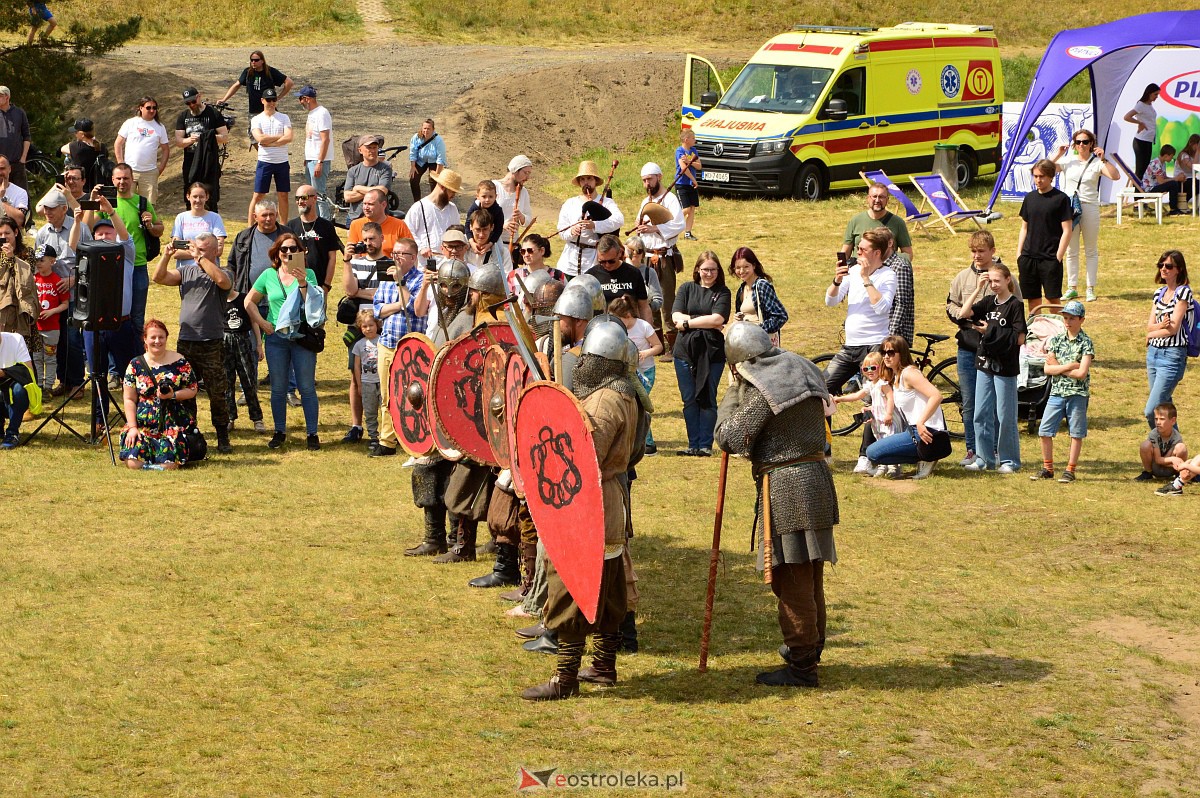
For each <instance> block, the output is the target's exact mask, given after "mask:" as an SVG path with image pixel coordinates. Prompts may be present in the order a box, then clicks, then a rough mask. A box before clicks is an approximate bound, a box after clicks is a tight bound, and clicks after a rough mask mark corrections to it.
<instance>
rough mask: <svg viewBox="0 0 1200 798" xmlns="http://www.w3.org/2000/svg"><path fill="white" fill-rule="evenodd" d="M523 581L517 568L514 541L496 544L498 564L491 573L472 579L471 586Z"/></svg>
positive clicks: (507, 584)
mask: <svg viewBox="0 0 1200 798" xmlns="http://www.w3.org/2000/svg"><path fill="white" fill-rule="evenodd" d="M520 581H521V576H520V573H518V570H517V547H516V546H515V545H513V544H512V543H497V544H496V564H495V565H493V566H492V572H491V573H490V574H484V575H483V576H480V577H477V578H475V579H472V580H471V581H470V582H468V583H467V584H468V585H470V586H471V587H508V586H509V585H515V584H517V583H518V582H520Z"/></svg>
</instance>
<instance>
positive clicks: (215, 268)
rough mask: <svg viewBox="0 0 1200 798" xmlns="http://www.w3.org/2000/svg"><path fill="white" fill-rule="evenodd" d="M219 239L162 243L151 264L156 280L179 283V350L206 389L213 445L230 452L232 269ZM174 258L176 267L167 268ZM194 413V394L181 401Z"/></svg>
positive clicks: (206, 235) (202, 236)
mask: <svg viewBox="0 0 1200 798" xmlns="http://www.w3.org/2000/svg"><path fill="white" fill-rule="evenodd" d="M219 246H220V243H219V242H218V241H217V238H216V236H214V235H213V234H212V233H200V234H199V235H198V236H196V237H195V238H194V239H192V240H191V241H186V240H175V241H172V242H171V244H170V246H168V247H164V248H163V251H162V254H161V255H160V256H159V258H158V263H157V265H156V266H155V268H154V282H156V283H158V284H159V285H171V286H178V287H179V336H178V341H179V343H178V347H179V354H181V355H183V356H184V357H186V358H187V359H188V362H189V363H191V364H192V368H193V369H195V371H196V376H197V378H198V379H199V381H200V382H202V383H204V387H205V390H207V391H208V409H209V413H210V414H211V416H212V425H213V430H215V431H216V433H217V451H218V452H220V453H221V454H232V453H233V447H232V446H231V445H230V444H229V406H228V405H227V404H226V400H225V391H226V387H227V385H226V381H225V344H224V337H225V331H224V326H223V324H222V322H223V320H224V315H225V297H226V295H227V294H228V293H229V289H230V287H231V286H232V285H233V275H232V274H230V272H229V271H228V270H226V269H222V268H221V265H220V255H219V254H218V249H219ZM172 260H174V261H175V262H176V263H175V269H174V271H171V270H169V269H168V265H169V264H170V262H171V261H172ZM184 404H186V405H188V410H189V412H190V413H191V414H192V417H193V418H197V417H198V414H197V413H196V399H195V398H194V397H193V398H192V399H188V400H186V401H185V402H184Z"/></svg>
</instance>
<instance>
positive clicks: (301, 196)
mask: <svg viewBox="0 0 1200 798" xmlns="http://www.w3.org/2000/svg"><path fill="white" fill-rule="evenodd" d="M316 198H317V195H316V194H297V195H296V199H298V200H302V199H316Z"/></svg>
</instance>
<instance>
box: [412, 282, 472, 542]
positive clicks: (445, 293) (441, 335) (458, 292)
mask: <svg viewBox="0 0 1200 798" xmlns="http://www.w3.org/2000/svg"><path fill="white" fill-rule="evenodd" d="M469 276H470V273H469V271H468V269H467V264H465V263H463V262H462V261H461V260H452V259H450V260H444V261H442V263H441V264H440V265H439V266H438V270H437V283H436V285H435V286H434V290H435V291H436V292H437V293H436V297H437V298H436V300H435V301H436V302H437V304H438V308H439V321H438V324H437V325H436V327H435V329H432V330H430V331H429V337H430V339H431V340H432V341H433V344H434V346H435V347H438V348H440V347H442V346H445V345H446V342H447V341H448V340H449V338H447V333H448V331H452V329H454V328H456V327H457V326H461V322H460V321H459V320H460V319H461V318H465V319H467V320H468V321H470V316H471V314H469V313H464V312H463V308H464V307H465V306H466V303H467V279H468V277H469ZM443 324H444V325H445V327H444V328H443V326H442V325H443ZM467 329H470V326H469V325H468V327H467ZM453 469H454V463H453V462H452V461H450V460H446V459H445V458H443V457H442V456H441V455H440V454H438V453H437V452H436V451H435V452H434V453H433V454H431V455H429V456H428V457H420V458H417V461H416V464H415V465H413V470H412V489H413V503H415V504H416V505H417V506H418V507H420V508H421V509H423V510H424V511H425V539H424V540H422V541H421V542H420V543H419V544H417V545H416V546H413V547H412V548H410V549H405V551H404V554H405V556H408V557H423V556H427V555H444V554H446V553H447V550H448V544H447V541H446V503H445V496H446V483H447V482H448V481H449V479H450V472H451V471H452V470H453ZM450 522H451V526H452V527H457V519H454V518H453V517H452V518H451V519H450Z"/></svg>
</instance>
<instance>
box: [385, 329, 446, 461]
mask: <svg viewBox="0 0 1200 798" xmlns="http://www.w3.org/2000/svg"><path fill="white" fill-rule="evenodd" d="M433 354H434V353H433V342H432V341H430V340H429V339H428V338H427V337H426V336H424V335H422V334H421V333H409V334H408V335H406V336H404V337H403V338H401V339H400V343H399V344H397V345H396V356H395V357H394V358H392V370H391V372H390V373H389V374H388V407H387V411H388V412H389V413H391V415H392V426H393V427H394V429H395V430H396V439H397V440H398V441H399V442H400V445H401V446H402V447H403V448H404V451H406V452H408V453H409V454H411V455H412V456H413V457H425V456H426V455H429V454H431V453H432V452H433V450H434V448H435V445H434V440H433V426H432V424H431V422H430V415H429V407H428V404H429V402H428V401H427V400H428V398H429V372H430V370H431V369H432V368H433Z"/></svg>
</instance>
